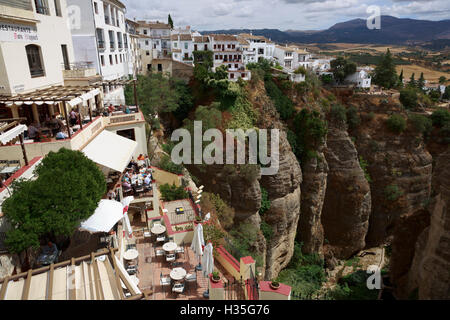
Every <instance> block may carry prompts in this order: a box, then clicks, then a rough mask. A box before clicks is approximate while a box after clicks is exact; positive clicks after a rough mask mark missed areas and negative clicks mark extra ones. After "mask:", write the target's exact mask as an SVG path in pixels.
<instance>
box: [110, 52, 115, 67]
mask: <svg viewBox="0 0 450 320" xmlns="http://www.w3.org/2000/svg"><path fill="white" fill-rule="evenodd" d="M109 64H110V65H113V64H114V63H113V56H112V54H110V55H109Z"/></svg>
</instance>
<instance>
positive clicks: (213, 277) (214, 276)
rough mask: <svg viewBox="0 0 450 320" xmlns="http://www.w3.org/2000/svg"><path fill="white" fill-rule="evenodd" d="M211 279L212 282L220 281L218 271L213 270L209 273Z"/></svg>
mask: <svg viewBox="0 0 450 320" xmlns="http://www.w3.org/2000/svg"><path fill="white" fill-rule="evenodd" d="M211 281H212V282H214V283H217V282H219V281H220V274H219V272H218V271H214V272H213V273H211Z"/></svg>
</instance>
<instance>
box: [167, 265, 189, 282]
mask: <svg viewBox="0 0 450 320" xmlns="http://www.w3.org/2000/svg"><path fill="white" fill-rule="evenodd" d="M186 273H187V272H186V270H184V269H183V268H174V269H173V270H172V271H170V278H171V279H172V280H175V281H180V280H183V279H184V277H186Z"/></svg>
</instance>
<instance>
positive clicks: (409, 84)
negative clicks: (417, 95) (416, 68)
mask: <svg viewBox="0 0 450 320" xmlns="http://www.w3.org/2000/svg"><path fill="white" fill-rule="evenodd" d="M414 76H415V74H414V72H413V74H412V75H411V78H409V82H408V86H409V87H412V88H416V87H417V82H416V80H415V79H414Z"/></svg>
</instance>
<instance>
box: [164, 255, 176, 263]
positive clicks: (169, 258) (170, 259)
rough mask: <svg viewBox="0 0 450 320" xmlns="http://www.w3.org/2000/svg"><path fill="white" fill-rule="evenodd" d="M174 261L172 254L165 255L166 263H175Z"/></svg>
mask: <svg viewBox="0 0 450 320" xmlns="http://www.w3.org/2000/svg"><path fill="white" fill-rule="evenodd" d="M175 260H176V257H175V254H174V253H170V254H167V255H166V261H167V262H171V261H175Z"/></svg>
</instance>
